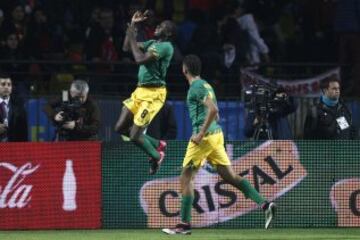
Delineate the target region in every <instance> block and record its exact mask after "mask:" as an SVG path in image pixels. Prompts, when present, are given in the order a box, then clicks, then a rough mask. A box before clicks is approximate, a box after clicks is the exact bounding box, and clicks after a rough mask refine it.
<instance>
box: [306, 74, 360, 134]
mask: <svg viewBox="0 0 360 240" xmlns="http://www.w3.org/2000/svg"><path fill="white" fill-rule="evenodd" d="M320 87H321V90H322V92H323V95H322V96H321V97H320V102H319V103H318V104H317V105H316V106H313V107H312V108H311V109H310V110H309V112H308V114H307V116H306V119H305V126H304V138H305V139H356V138H357V136H356V130H355V127H354V126H353V124H352V118H351V112H350V111H349V109H348V108H347V107H346V105H345V104H344V103H343V102H342V101H341V99H340V81H339V79H337V78H335V77H329V78H326V79H324V80H323V81H322V82H321V85H320Z"/></svg>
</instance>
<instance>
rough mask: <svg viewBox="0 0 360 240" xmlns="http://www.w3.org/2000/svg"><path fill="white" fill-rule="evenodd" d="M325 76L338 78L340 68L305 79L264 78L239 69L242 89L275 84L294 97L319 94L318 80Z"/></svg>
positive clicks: (317, 95) (316, 95) (247, 70)
mask: <svg viewBox="0 0 360 240" xmlns="http://www.w3.org/2000/svg"><path fill="white" fill-rule="evenodd" d="M326 78H336V79H339V80H340V69H339V68H335V69H332V70H329V71H327V72H325V73H322V74H320V75H317V76H314V77H312V78H305V79H293V80H285V79H270V78H265V77H263V76H261V75H259V74H257V73H254V72H252V71H251V70H249V69H241V82H242V86H243V89H247V88H249V86H250V85H251V84H268V83H271V84H274V85H275V84H276V85H278V86H281V87H283V88H284V89H285V90H286V92H287V93H288V94H289V95H290V96H295V97H319V96H320V95H321V90H320V82H321V81H322V80H323V79H326Z"/></svg>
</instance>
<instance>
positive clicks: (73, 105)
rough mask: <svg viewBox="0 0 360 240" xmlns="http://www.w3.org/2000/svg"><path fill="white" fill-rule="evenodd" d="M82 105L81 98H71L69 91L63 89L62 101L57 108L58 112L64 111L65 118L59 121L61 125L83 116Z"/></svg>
mask: <svg viewBox="0 0 360 240" xmlns="http://www.w3.org/2000/svg"><path fill="white" fill-rule="evenodd" d="M81 106H82V103H81V101H80V99H79V98H76V97H75V98H71V99H70V100H69V96H68V92H67V91H63V95H62V103H61V105H60V107H59V108H57V109H56V111H57V112H62V117H63V120H62V121H61V122H59V123H58V124H59V125H62V124H64V123H65V122H69V121H76V120H78V119H79V118H80V117H81V112H82V110H81Z"/></svg>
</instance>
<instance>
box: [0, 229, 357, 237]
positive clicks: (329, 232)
mask: <svg viewBox="0 0 360 240" xmlns="http://www.w3.org/2000/svg"><path fill="white" fill-rule="evenodd" d="M0 239H1V240H45V239H46V240H122V239H124V240H167V239H187V240H198V239H201V240H292V239H298V240H313V239H314V240H315V239H316V240H319V239H320V240H334V239H338V240H354V239H359V240H360V229H357V228H338V229H291V228H286V229H270V230H260V229H239V230H236V229H195V230H193V232H192V235H186V236H184V235H172V236H169V235H165V234H163V233H162V232H161V231H160V230H143V229H141V230H140V229H139V230H136V229H132V230H50V231H0Z"/></svg>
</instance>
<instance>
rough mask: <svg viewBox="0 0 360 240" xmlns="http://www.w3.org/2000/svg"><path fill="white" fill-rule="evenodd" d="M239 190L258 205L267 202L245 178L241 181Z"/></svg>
mask: <svg viewBox="0 0 360 240" xmlns="http://www.w3.org/2000/svg"><path fill="white" fill-rule="evenodd" d="M239 189H240V190H241V191H242V192H243V193H244V195H245V197H246V198H250V199H251V200H253V201H254V202H256V203H257V204H262V203H264V202H265V201H266V199H265V198H264V197H263V196H261V195H260V193H259V192H258V191H256V189H255V188H254V187H253V186H251V184H250V183H249V181H248V180H246V179H245V178H244V179H242V180H241V181H240V184H239Z"/></svg>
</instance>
